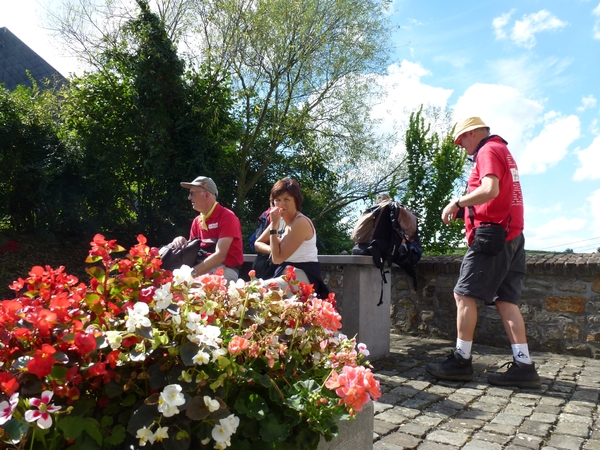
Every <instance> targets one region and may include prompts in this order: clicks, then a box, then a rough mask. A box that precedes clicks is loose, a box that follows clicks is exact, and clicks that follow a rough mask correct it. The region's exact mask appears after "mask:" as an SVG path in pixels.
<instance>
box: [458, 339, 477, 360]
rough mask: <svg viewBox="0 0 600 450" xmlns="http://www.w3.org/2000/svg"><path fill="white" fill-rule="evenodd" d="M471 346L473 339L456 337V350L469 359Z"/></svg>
mask: <svg viewBox="0 0 600 450" xmlns="http://www.w3.org/2000/svg"><path fill="white" fill-rule="evenodd" d="M471 347H473V341H463V340H462V339H456V351H457V352H458V354H459V355H460V356H462V357H463V358H465V359H469V358H470V357H471Z"/></svg>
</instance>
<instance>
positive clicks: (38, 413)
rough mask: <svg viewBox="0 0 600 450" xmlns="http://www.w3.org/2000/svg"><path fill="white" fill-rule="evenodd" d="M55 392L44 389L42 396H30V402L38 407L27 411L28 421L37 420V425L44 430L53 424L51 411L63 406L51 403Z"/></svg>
mask: <svg viewBox="0 0 600 450" xmlns="http://www.w3.org/2000/svg"><path fill="white" fill-rule="evenodd" d="M53 395H54V392H52V391H44V392H42V395H41V397H40V398H30V399H29V404H30V405H31V406H35V407H36V408H37V409H30V410H28V411H25V420H26V421H27V422H37V426H38V427H40V428H41V429H42V430H45V429H47V428H50V427H51V426H52V417H51V416H50V414H49V413H53V412H56V411H58V410H59V409H60V408H62V407H61V406H54V405H51V404H50V400H52V396H53Z"/></svg>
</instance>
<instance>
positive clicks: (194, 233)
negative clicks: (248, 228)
mask: <svg viewBox="0 0 600 450" xmlns="http://www.w3.org/2000/svg"><path fill="white" fill-rule="evenodd" d="M181 186H183V187H184V188H186V189H189V190H190V193H189V195H188V199H189V200H190V201H191V202H192V208H194V209H195V210H196V211H198V212H199V213H200V215H199V216H198V217H196V219H194V221H193V222H192V227H191V230H190V240H191V239H194V238H199V239H200V241H201V243H200V248H202V249H203V250H205V251H206V252H207V254H208V256H207V257H206V259H204V261H202V262H201V263H200V264H196V265H195V266H194V267H193V269H194V272H192V273H194V274H195V275H202V274H205V273H214V272H216V270H217V269H219V268H222V269H223V271H224V274H223V275H224V277H225V278H226V279H227V281H237V280H238V278H239V269H240V267H241V266H242V264H243V263H244V253H243V248H242V226H241V224H240V220H239V219H238V218H237V216H236V215H235V214H234V213H233V211H231V210H229V209H227V208H225V207H223V206H221V205H220V204H219V203H218V202H217V196H218V195H219V192H218V190H217V185H216V184H215V182H214V181H213V180H212V179H211V178H208V177H202V176H201V177H197V178H196V179H195V180H194V181H191V182H182V183H181ZM186 243H187V239H186V238H185V237H183V236H179V237H176V238H175V239H174V240H173V242H172V243H171V245H172V246H173V247H181V246H183V245H185V244H186Z"/></svg>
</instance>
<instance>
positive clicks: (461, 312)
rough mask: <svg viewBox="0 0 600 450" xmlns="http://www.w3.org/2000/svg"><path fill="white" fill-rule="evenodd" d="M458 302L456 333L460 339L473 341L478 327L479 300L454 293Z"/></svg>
mask: <svg viewBox="0 0 600 450" xmlns="http://www.w3.org/2000/svg"><path fill="white" fill-rule="evenodd" d="M454 300H455V301H456V331H457V334H458V339H462V340H463V341H473V336H474V335H475V326H476V325H477V300H475V299H474V298H473V297H467V296H466V295H461V294H457V293H456V292H455V293H454Z"/></svg>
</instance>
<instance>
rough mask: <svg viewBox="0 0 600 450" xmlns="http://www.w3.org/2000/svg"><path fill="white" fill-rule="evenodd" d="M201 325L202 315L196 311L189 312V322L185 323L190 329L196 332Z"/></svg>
mask: <svg viewBox="0 0 600 450" xmlns="http://www.w3.org/2000/svg"><path fill="white" fill-rule="evenodd" d="M200 325H202V316H201V315H200V314H197V313H195V312H189V313H188V315H187V323H186V324H185V326H186V327H187V328H188V330H191V331H194V332H196V331H197V330H198V327H200Z"/></svg>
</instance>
